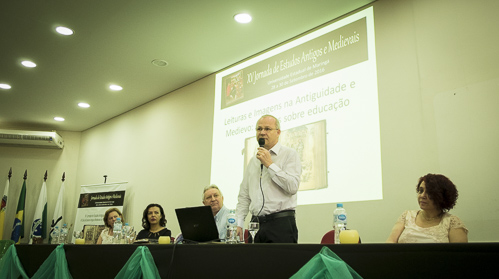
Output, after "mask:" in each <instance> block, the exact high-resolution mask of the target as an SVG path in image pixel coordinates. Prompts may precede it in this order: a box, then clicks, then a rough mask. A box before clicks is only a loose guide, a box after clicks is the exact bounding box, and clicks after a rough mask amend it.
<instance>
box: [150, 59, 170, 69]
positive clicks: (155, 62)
mask: <svg viewBox="0 0 499 279" xmlns="http://www.w3.org/2000/svg"><path fill="white" fill-rule="evenodd" d="M151 63H152V64H153V65H155V66H158V67H166V66H168V62H166V61H165V60H161V59H154V60H153V61H151Z"/></svg>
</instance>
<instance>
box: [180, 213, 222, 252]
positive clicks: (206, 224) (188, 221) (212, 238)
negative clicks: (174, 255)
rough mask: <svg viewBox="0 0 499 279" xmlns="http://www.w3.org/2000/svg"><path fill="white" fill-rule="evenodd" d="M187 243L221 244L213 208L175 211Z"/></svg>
mask: <svg viewBox="0 0 499 279" xmlns="http://www.w3.org/2000/svg"><path fill="white" fill-rule="evenodd" d="M175 213H176V214H177V219H178V224H179V225H180V230H181V231H182V237H183V239H184V241H185V242H187V243H192V242H220V240H219V238H218V229H217V225H216V224H215V219H214V218H213V212H212V211H211V206H208V205H207V206H197V207H186V208H177V209H175Z"/></svg>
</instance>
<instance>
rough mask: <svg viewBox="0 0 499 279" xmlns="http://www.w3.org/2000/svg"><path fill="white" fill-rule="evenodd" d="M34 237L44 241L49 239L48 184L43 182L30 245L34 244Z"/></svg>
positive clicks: (32, 226)
mask: <svg viewBox="0 0 499 279" xmlns="http://www.w3.org/2000/svg"><path fill="white" fill-rule="evenodd" d="M33 237H41V238H42V239H45V238H46V237H47V183H46V182H45V181H43V184H42V190H41V191H40V197H38V203H37V204H36V210H35V217H34V218H33V225H31V235H30V236H29V244H32V243H33Z"/></svg>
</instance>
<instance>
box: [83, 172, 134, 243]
mask: <svg viewBox="0 0 499 279" xmlns="http://www.w3.org/2000/svg"><path fill="white" fill-rule="evenodd" d="M127 184H128V182H117V183H107V184H94V185H82V186H81V191H80V197H79V198H78V209H77V211H76V220H75V228H74V231H81V230H85V231H84V237H85V243H87V238H88V239H89V240H92V239H95V237H97V238H98V237H99V236H98V234H99V232H100V231H98V230H97V228H99V227H98V226H102V227H101V228H103V226H104V221H103V218H104V213H105V212H106V210H108V209H109V208H113V207H116V208H118V209H119V210H120V211H121V212H123V203H124V201H125V192H126V187H127ZM87 236H88V237H87Z"/></svg>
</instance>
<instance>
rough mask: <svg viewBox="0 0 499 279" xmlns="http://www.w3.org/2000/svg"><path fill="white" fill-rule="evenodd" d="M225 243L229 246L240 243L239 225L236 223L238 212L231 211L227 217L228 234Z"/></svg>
mask: <svg viewBox="0 0 499 279" xmlns="http://www.w3.org/2000/svg"><path fill="white" fill-rule="evenodd" d="M225 242H226V243H229V244H236V243H239V241H238V240H237V223H236V210H235V209H231V210H229V214H228V215H227V234H226V235H225Z"/></svg>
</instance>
